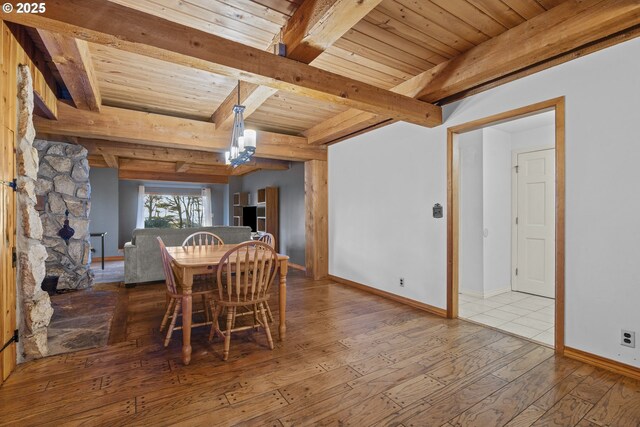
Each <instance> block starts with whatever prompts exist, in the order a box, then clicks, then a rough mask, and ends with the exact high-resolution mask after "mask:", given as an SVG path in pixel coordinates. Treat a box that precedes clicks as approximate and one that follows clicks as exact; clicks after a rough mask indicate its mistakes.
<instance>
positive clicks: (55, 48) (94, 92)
mask: <svg viewBox="0 0 640 427" xmlns="http://www.w3.org/2000/svg"><path fill="white" fill-rule="evenodd" d="M37 31H38V35H39V36H40V38H41V39H42V42H43V43H44V46H45V48H46V49H47V51H48V52H49V55H50V56H51V60H52V61H53V63H54V64H55V65H56V68H57V69H58V72H59V73H60V77H61V78H62V81H63V82H64V85H65V86H66V87H67V90H68V91H69V94H70V95H71V99H72V100H73V103H74V104H75V106H76V107H77V108H79V109H81V110H91V111H100V106H101V104H102V97H101V96H100V90H99V89H98V80H97V77H96V73H95V70H94V68H93V62H92V61H91V53H90V52H89V45H88V44H87V42H86V41H84V40H77V39H75V38H72V37H68V36H65V35H62V34H56V33H52V32H50V31H46V30H37Z"/></svg>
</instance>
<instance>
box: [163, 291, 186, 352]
mask: <svg viewBox="0 0 640 427" xmlns="http://www.w3.org/2000/svg"><path fill="white" fill-rule="evenodd" d="M181 307H182V299H181V298H180V299H176V307H175V308H174V309H173V317H172V318H171V324H170V325H169V330H168V331H167V337H166V338H165V340H164V346H165V347H166V346H168V345H169V341H170V340H171V335H172V334H173V328H175V327H176V320H177V319H178V314H179V313H180V308H181Z"/></svg>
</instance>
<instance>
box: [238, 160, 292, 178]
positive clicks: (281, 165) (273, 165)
mask: <svg viewBox="0 0 640 427" xmlns="http://www.w3.org/2000/svg"><path fill="white" fill-rule="evenodd" d="M290 166H291V165H290V164H289V162H285V161H282V160H273V159H256V160H254V161H252V162H249V163H247V164H244V165H240V166H238V167H236V168H233V170H232V173H231V175H246V174H248V173H251V172H256V171H258V170H273V171H285V170H288V169H289V168H290Z"/></svg>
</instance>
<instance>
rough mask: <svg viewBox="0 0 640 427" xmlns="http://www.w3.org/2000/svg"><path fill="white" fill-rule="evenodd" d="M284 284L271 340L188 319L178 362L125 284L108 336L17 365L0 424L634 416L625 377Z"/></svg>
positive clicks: (570, 420)
mask: <svg viewBox="0 0 640 427" xmlns="http://www.w3.org/2000/svg"><path fill="white" fill-rule="evenodd" d="M288 284H289V287H288V298H289V300H288V313H287V319H288V330H287V340H286V341H285V342H284V343H281V342H277V344H276V349H275V350H274V351H269V350H268V349H267V347H266V339H265V338H264V336H263V334H262V333H253V332H246V333H239V334H237V335H235V336H233V337H232V343H231V354H230V356H229V361H228V362H226V363H225V362H222V360H221V354H222V347H223V345H222V342H221V341H220V340H219V339H218V340H214V342H213V343H211V344H209V343H208V342H207V339H206V338H207V335H208V330H205V329H196V330H194V332H193V335H192V341H193V343H192V345H193V358H192V362H191V365H189V366H184V365H183V364H182V362H181V348H180V342H181V335H180V333H175V334H174V338H173V339H172V342H171V344H170V346H169V348H168V349H164V348H163V347H162V339H161V335H160V334H159V332H158V325H159V323H160V320H161V317H162V314H163V307H164V303H165V298H164V290H163V286H162V285H141V286H138V287H137V288H134V289H127V290H125V293H124V294H123V295H124V296H122V297H121V298H120V300H121V301H120V302H121V306H120V307H119V309H118V310H119V314H118V315H116V318H117V319H119V321H120V322H121V323H120V324H119V325H114V329H113V330H112V339H111V340H110V342H112V343H113V344H112V345H110V346H108V347H103V348H99V349H92V350H85V351H81V352H77V353H71V354H66V355H60V356H53V357H49V358H46V359H42V360H38V361H35V362H31V363H27V364H23V365H20V366H18V368H17V369H16V371H15V372H14V373H13V374H12V375H11V377H10V378H9V380H8V381H7V382H6V383H5V384H4V385H3V386H2V387H1V388H0V408H2V411H1V414H2V415H1V416H0V424H1V425H21V426H23V425H38V426H48V425H51V426H53V425H55V426H60V425H108V426H119V425H123V426H124V425H127V426H128V425H153V426H157V425H174V424H180V425H224V426H226V425H236V424H240V425H243V426H244V425H246V426H253V425H255V426H265V425H266V426H292V425H295V426H300V425H338V424H339V425H356V426H368V425H376V426H377V425H384V426H397V427H399V426H404V427H410V426H503V425H508V426H530V425H536V426H538V425H539V426H575V425H577V426H581V427H583V426H634V427H637V426H639V425H640V382H639V381H636V380H632V379H630V378H625V377H622V376H620V375H617V374H613V373H610V372H607V371H603V370H600V369H597V368H594V367H591V366H588V365H585V364H583V363H580V362H576V361H573V360H570V359H566V358H563V357H557V356H555V355H554V353H553V351H552V350H551V349H550V348H547V347H543V346H541V345H538V344H534V343H532V342H529V341H526V340H523V339H520V338H516V337H513V336H510V335H507V334H504V333H502V332H499V331H496V330H492V329H488V328H485V327H482V326H479V325H475V324H472V323H468V322H465V321H461V320H446V319H443V318H439V317H436V316H433V315H430V314H426V313H424V312H421V311H418V310H414V309H411V308H408V307H406V306H403V305H400V304H398V303H395V302H391V301H388V300H385V299H382V298H380V297H377V296H373V295H370V294H367V293H364V292H362V291H359V290H355V289H352V288H348V287H344V286H342V285H337V284H334V283H332V282H331V281H329V280H324V281H315V282H314V281H311V280H308V279H306V278H304V277H303V276H302V273H300V272H295V271H294V272H291V274H290V276H289V280H288ZM271 306H272V308H276V307H277V306H278V304H272V305H271ZM276 318H277V315H276ZM113 334H115V335H113ZM114 337H115V338H114ZM117 338H119V339H120V340H121V342H115V341H118V339H117Z"/></svg>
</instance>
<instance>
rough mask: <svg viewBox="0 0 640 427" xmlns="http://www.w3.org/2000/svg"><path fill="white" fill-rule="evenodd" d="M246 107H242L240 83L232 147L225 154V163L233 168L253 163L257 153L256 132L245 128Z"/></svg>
mask: <svg viewBox="0 0 640 427" xmlns="http://www.w3.org/2000/svg"><path fill="white" fill-rule="evenodd" d="M244 109H245V107H244V105H240V82H239V81H238V103H237V104H236V105H234V106H233V129H232V131H231V145H230V146H229V151H227V152H226V153H224V157H225V163H226V164H228V165H231V166H233V167H236V166H240V165H242V164H245V163H248V162H249V161H251V157H253V155H254V154H255V152H256V131H255V130H251V129H245V128H244Z"/></svg>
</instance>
